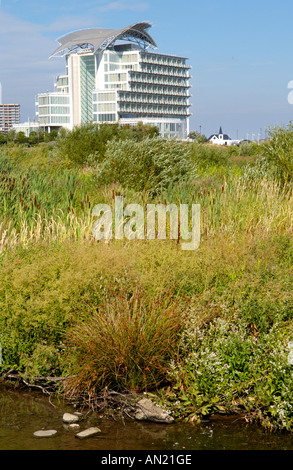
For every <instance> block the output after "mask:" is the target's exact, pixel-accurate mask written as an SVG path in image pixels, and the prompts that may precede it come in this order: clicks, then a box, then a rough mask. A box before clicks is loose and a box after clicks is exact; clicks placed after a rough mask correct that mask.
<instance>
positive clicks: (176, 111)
mask: <svg viewBox="0 0 293 470" xmlns="http://www.w3.org/2000/svg"><path fill="white" fill-rule="evenodd" d="M182 108H184V109H182ZM186 108H187V107H183V106H173V107H172V109H168V108H167V107H164V106H158V108H157V109H154V108H150V107H149V106H148V107H146V109H142V108H141V107H140V106H135V107H134V106H132V107H130V106H124V105H123V104H120V105H119V106H118V110H117V111H118V113H131V114H139V115H148V114H149V115H153V116H167V115H168V116H186V117H187V116H190V115H191V114H190V113H189V110H188V109H186Z"/></svg>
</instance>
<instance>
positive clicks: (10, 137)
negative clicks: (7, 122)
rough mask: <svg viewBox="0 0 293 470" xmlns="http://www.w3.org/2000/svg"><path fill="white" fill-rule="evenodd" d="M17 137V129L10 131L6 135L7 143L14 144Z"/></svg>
mask: <svg viewBox="0 0 293 470" xmlns="http://www.w3.org/2000/svg"><path fill="white" fill-rule="evenodd" d="M15 136H16V130H15V129H10V131H9V132H7V134H6V140H7V142H13V141H14V140H15Z"/></svg>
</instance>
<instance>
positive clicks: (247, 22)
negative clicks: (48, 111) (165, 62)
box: [0, 0, 293, 138]
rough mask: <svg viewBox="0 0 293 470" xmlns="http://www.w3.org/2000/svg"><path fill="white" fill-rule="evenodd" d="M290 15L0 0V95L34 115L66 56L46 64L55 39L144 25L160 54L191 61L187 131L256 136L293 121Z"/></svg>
mask: <svg viewBox="0 0 293 470" xmlns="http://www.w3.org/2000/svg"><path fill="white" fill-rule="evenodd" d="M292 20H293V2H292V1H289V0H279V1H278V2H276V1H272V0H254V1H252V0H246V1H243V0H238V1H237V2H235V1H232V0H221V1H219V0H217V1H216V0H210V1H205V2H202V1H201V2H199V1H197V0H190V1H189V0H182V1H181V2H178V0H137V1H135V0H113V1H112V0H95V1H87V0H84V1H83V2H81V1H76V0H50V1H42V2H40V1H37V0H27V1H26V0H0V82H1V83H2V101H3V102H4V103H8V102H16V103H20V105H21V119H22V121H26V120H27V119H28V117H30V118H31V119H33V118H34V117H35V114H34V113H35V107H34V103H35V96H36V94H37V93H39V92H45V91H53V83H54V78H55V76H56V75H58V74H59V73H63V72H64V59H51V60H49V56H50V54H51V53H52V52H53V51H54V50H55V49H56V47H57V46H58V43H57V39H58V38H60V37H61V36H63V35H65V34H67V33H69V32H71V31H74V30H77V29H83V28H91V27H101V28H110V29H116V28H117V29H118V28H122V27H125V26H128V25H131V24H133V23H136V22H138V21H148V22H150V23H151V24H152V28H151V29H150V31H149V32H150V34H151V35H152V36H153V38H154V40H155V41H156V43H157V45H158V52H162V53H167V54H168V53H169V54H175V55H180V56H184V57H188V59H189V64H190V65H191V66H192V72H191V73H192V76H193V78H192V80H191V84H192V95H193V96H192V100H191V101H192V105H193V106H192V113H193V115H192V117H191V119H190V128H191V129H194V130H200V129H201V131H202V133H204V134H206V135H207V136H209V135H210V134H212V133H214V132H217V131H218V129H219V127H220V126H222V127H223V131H224V132H227V133H229V134H230V135H231V137H232V138H237V137H239V138H246V137H247V136H249V138H252V135H253V134H254V136H255V138H257V136H258V134H262V136H264V135H265V130H266V128H268V127H271V126H275V125H287V124H288V123H289V121H290V120H291V119H292V118H293V105H292V104H291V105H290V104H289V102H288V94H289V92H290V89H288V83H289V82H290V81H291V80H293V60H292V59H293V51H292V43H293V42H292V37H293V28H292Z"/></svg>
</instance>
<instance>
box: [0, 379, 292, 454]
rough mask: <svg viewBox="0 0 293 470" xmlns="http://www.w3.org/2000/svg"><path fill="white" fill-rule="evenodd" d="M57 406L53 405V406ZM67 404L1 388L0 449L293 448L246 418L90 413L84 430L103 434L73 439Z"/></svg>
mask: <svg viewBox="0 0 293 470" xmlns="http://www.w3.org/2000/svg"><path fill="white" fill-rule="evenodd" d="M53 405H54V406H53ZM73 411H74V410H73V409H72V407H70V406H67V405H66V404H64V403H63V402H57V401H55V400H54V401H53V403H50V400H49V398H48V397H47V396H45V395H43V394H39V393H37V392H33V391H29V390H25V391H17V390H14V389H8V390H7V389H3V388H0V450H45V451H46V450H86V451H88V450H96V451H99V450H112V451H127V450H133V451H134V450H148V451H162V450H165V451H166V450H169V451H172V450H173V451H192V450H293V437H292V436H291V435H287V434H283V433H277V434H275V433H274V434H271V433H268V432H266V431H264V430H263V429H262V428H260V427H259V426H255V425H251V424H247V423H245V421H244V420H243V419H242V418H237V417H230V418H216V419H213V420H210V421H208V422H206V423H202V424H201V425H192V424H169V425H164V424H156V423H142V422H136V421H132V420H130V419H129V420H127V421H125V422H123V421H114V420H113V419H106V418H103V417H101V416H99V415H98V414H97V413H91V414H89V415H88V416H87V417H86V418H85V419H84V420H83V421H82V422H81V424H80V430H82V429H85V428H87V427H90V426H98V427H99V428H100V429H101V431H102V432H101V433H100V434H98V435H97V436H95V437H92V438H90V439H86V440H79V439H77V438H76V437H75V433H76V431H70V430H69V429H68V427H66V425H64V423H63V421H62V416H63V413H65V412H71V413H72V412H73ZM41 429H47V430H48V429H55V430H56V431H57V434H56V435H55V436H53V437H50V438H36V437H34V435H33V433H34V432H35V431H38V430H41Z"/></svg>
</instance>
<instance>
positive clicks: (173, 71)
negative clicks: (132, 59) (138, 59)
mask: <svg viewBox="0 0 293 470" xmlns="http://www.w3.org/2000/svg"><path fill="white" fill-rule="evenodd" d="M160 67H161V66H151V67H150V66H149V64H141V70H140V71H141V72H146V73H153V74H156V75H168V77H180V78H189V77H190V76H189V75H188V74H187V72H186V70H180V69H178V68H177V67H170V68H169V69H170V70H165V67H164V69H160ZM130 71H131V70H130ZM134 72H135V70H134Z"/></svg>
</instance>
